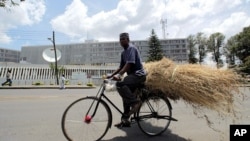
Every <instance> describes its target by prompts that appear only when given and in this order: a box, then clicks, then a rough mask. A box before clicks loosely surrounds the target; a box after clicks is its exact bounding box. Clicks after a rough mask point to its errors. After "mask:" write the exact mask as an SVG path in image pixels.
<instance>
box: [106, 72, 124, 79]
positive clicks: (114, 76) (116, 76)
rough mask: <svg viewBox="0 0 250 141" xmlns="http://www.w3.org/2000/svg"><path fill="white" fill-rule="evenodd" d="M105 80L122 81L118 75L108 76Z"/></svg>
mask: <svg viewBox="0 0 250 141" xmlns="http://www.w3.org/2000/svg"><path fill="white" fill-rule="evenodd" d="M106 78H107V79H112V80H115V81H121V79H122V78H121V75H120V74H116V75H108V76H107V77H106Z"/></svg>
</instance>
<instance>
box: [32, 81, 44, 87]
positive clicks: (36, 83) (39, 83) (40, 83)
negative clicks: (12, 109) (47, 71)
mask: <svg viewBox="0 0 250 141" xmlns="http://www.w3.org/2000/svg"><path fill="white" fill-rule="evenodd" d="M32 85H36V86H38V85H43V83H42V82H40V81H38V82H35V83H32Z"/></svg>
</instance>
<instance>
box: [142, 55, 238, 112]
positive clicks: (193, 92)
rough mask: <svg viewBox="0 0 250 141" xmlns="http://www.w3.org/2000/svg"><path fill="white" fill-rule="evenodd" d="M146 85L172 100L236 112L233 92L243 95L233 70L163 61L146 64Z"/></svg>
mask: <svg viewBox="0 0 250 141" xmlns="http://www.w3.org/2000/svg"><path fill="white" fill-rule="evenodd" d="M144 67H145V69H146V71H147V73H148V74H147V80H146V86H148V87H149V88H150V89H152V90H153V89H154V90H155V89H156V90H160V91H162V92H163V93H164V94H165V95H166V96H167V97H168V98H170V99H172V100H179V99H183V100H184V101H185V102H188V103H189V104H191V105H194V106H196V107H197V106H198V107H206V108H208V109H212V110H216V111H220V112H221V111H224V112H225V111H226V112H232V110H233V92H236V93H239V89H238V87H237V86H236V84H238V81H237V80H238V78H237V75H236V74H235V73H234V72H232V71H230V70H221V69H215V68H211V67H208V66H202V65H198V64H181V65H176V64H174V63H173V62H172V61H171V60H169V59H167V58H163V59H162V60H160V61H156V62H149V63H145V64H144Z"/></svg>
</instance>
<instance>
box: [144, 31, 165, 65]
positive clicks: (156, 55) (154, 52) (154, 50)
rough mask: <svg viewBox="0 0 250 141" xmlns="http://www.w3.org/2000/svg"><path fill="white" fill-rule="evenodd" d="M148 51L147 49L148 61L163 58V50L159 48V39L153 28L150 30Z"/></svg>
mask: <svg viewBox="0 0 250 141" xmlns="http://www.w3.org/2000/svg"><path fill="white" fill-rule="evenodd" d="M148 43H149V51H148V55H149V56H148V60H147V62H150V61H158V60H161V59H162V58H163V51H162V48H161V44H160V41H159V39H158V37H157V35H156V34H155V31H154V29H152V31H151V36H150V38H149V42H148Z"/></svg>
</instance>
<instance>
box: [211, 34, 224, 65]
mask: <svg viewBox="0 0 250 141" xmlns="http://www.w3.org/2000/svg"><path fill="white" fill-rule="evenodd" d="M224 39H225V36H224V35H223V34H222V33H220V32H217V33H214V34H211V35H210V37H209V39H208V50H209V51H211V52H212V53H213V60H214V61H215V62H216V65H217V68H220V67H222V66H223V61H222V60H221V55H222V53H221V52H222V49H221V48H222V47H223V42H224Z"/></svg>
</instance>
